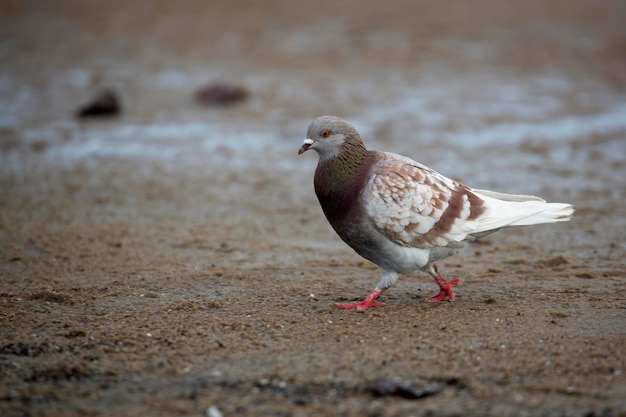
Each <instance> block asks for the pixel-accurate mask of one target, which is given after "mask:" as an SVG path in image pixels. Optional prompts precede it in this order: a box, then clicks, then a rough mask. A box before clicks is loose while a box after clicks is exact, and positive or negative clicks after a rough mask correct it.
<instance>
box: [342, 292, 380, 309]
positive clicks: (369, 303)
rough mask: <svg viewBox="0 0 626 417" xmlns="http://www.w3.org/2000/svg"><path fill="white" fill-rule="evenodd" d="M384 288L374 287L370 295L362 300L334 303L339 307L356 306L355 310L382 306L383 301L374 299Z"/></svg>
mask: <svg viewBox="0 0 626 417" xmlns="http://www.w3.org/2000/svg"><path fill="white" fill-rule="evenodd" d="M384 291H385V290H379V289H375V290H374V291H372V293H371V294H370V295H368V296H367V298H366V299H365V300H363V301H359V302H357V303H335V305H336V306H337V307H339V308H345V309H349V308H356V309H357V310H367V309H368V308H370V307H382V306H384V305H385V303H381V302H379V301H375V300H376V299H377V298H378V297H379V296H380V295H381V294H382V293H383V292H384Z"/></svg>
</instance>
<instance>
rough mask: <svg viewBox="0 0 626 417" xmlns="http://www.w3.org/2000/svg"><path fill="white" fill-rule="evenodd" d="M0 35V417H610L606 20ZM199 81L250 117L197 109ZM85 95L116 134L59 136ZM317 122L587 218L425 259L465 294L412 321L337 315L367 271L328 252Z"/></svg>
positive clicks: (24, 24)
mask: <svg viewBox="0 0 626 417" xmlns="http://www.w3.org/2000/svg"><path fill="white" fill-rule="evenodd" d="M0 15H1V16H2V17H1V18H0V19H1V20H2V22H1V23H0V39H1V41H0V69H1V73H0V97H1V103H0V278H1V281H0V414H1V415H2V416H122V415H128V416H131V415H155V416H159V415H160V416H169V415H198V416H200V415H206V414H207V410H208V409H209V407H211V406H213V407H214V409H213V410H214V411H213V416H215V415H217V414H216V411H215V410H216V409H217V410H219V412H221V413H222V414H223V415H224V416H235V415H236V416H255V415H268V416H270V415H271V416H321V415H328V416H331V415H333V416H334V415H337V416H357V415H358V416H364V415H366V416H409V415H424V416H426V415H428V416H435V415H445V416H453V415H464V416H471V415H476V416H484V415H494V416H507V415H511V416H553V415H554V416H607V417H608V416H626V383H625V376H624V372H625V371H626V359H625V358H626V300H625V298H626V266H625V265H624V256H626V244H625V241H624V230H626V220H625V218H624V213H626V180H625V178H626V145H625V143H626V140H625V139H626V122H624V121H625V120H626V107H624V106H625V104H624V103H626V26H624V24H623V22H624V21H626V6H625V5H624V3H623V2H621V1H614V2H611V1H592V0H587V1H569V0H568V1H564V0H557V1H547V2H546V1H534V0H533V1H526V2H518V3H517V4H515V5H513V4H504V3H502V2H498V1H472V2H452V3H449V2H435V1H406V2H405V1H399V0H390V1H386V2H384V3H383V2H356V1H346V2H341V3H340V4H339V5H336V4H335V2H326V1H318V2H277V1H268V2H256V1H235V2H231V1H213V2H200V1H183V2H166V1H162V2H148V1H145V2H142V1H134V2H115V1H113V2H111V1H108V2H79V1H76V2H70V1H66V2H47V3H45V5H44V4H43V3H41V2H17V1H16V2H3V3H2V5H0ZM216 80H217V81H226V82H234V83H236V84H240V85H244V86H245V87H246V88H248V90H249V91H250V94H251V95H250V99H249V100H247V101H246V102H244V103H242V104H240V105H235V106H232V107H228V108H204V107H201V106H198V105H197V104H195V103H194V102H193V100H192V99H191V97H192V94H193V91H194V90H195V89H196V88H197V87H199V86H201V85H202V84H204V83H206V82H210V81H216ZM102 86H108V87H112V88H115V89H117V91H119V92H120V94H121V96H122V100H123V106H124V112H123V114H122V116H120V117H117V118H113V119H110V120H102V121H99V120H92V121H78V120H76V119H75V118H74V117H73V115H72V112H73V111H74V110H75V109H76V108H77V107H78V106H79V105H80V104H82V103H84V102H85V100H87V99H88V98H89V97H90V96H91V95H92V94H93V93H94V91H97V90H98V88H100V87H102ZM319 114H337V115H341V116H343V117H345V118H347V119H348V120H350V121H352V122H353V123H355V124H356V125H357V127H358V128H359V129H360V130H361V131H362V133H363V135H364V136H365V138H366V141H367V143H368V144H369V145H370V146H371V147H373V148H378V149H385V150H391V151H396V152H400V153H403V154H405V155H408V156H411V157H413V158H415V159H417V160H419V161H420V162H422V163H425V164H427V165H429V166H431V167H433V168H435V169H437V170H439V171H441V172H442V173H444V174H446V175H448V176H452V177H454V178H458V179H460V180H462V181H464V182H466V183H468V184H470V185H472V186H476V187H478V188H490V189H494V190H498V191H504V192H514V193H534V194H538V195H541V196H543V197H545V198H546V199H549V200H554V201H563V202H570V203H573V204H575V205H576V208H577V212H576V217H575V219H574V220H573V221H571V222H569V223H565V224H557V225H549V226H539V227H529V228H522V229H516V230H508V231H503V232H500V233H498V234H496V235H492V236H490V237H489V238H488V239H485V240H483V241H481V242H479V243H475V244H472V245H469V246H468V247H467V248H466V249H465V250H464V251H463V252H462V253H461V254H459V255H458V256H456V257H453V258H449V259H446V260H444V261H443V262H441V263H440V264H439V269H440V271H441V272H442V273H443V274H444V276H447V277H450V278H452V277H463V278H464V279H465V282H464V284H463V285H462V286H461V287H459V288H458V290H457V300H456V301H455V302H454V303H449V302H445V303H438V304H432V303H425V302H424V299H425V298H426V297H428V296H430V295H433V294H434V293H435V292H436V289H435V285H434V283H433V282H431V279H430V278H429V277H427V276H426V275H424V274H420V273H415V274H413V275H411V276H404V277H402V278H401V279H400V281H399V282H398V284H397V285H396V286H395V287H394V288H392V289H391V290H389V291H388V292H387V293H385V295H384V301H385V302H386V303H387V305H386V306H385V307H383V308H374V309H369V310H367V311H365V312H355V311H343V310H339V309H337V308H336V307H335V306H334V304H333V303H334V302H335V301H342V300H356V299H360V298H363V297H364V296H366V295H367V294H368V293H369V292H370V291H371V289H372V288H373V286H374V285H375V283H376V281H377V279H378V274H379V271H378V270H377V268H376V267H375V266H373V265H371V264H369V263H368V262H366V261H364V260H362V259H360V258H359V257H358V256H357V255H356V254H354V253H353V252H352V251H351V250H350V249H349V248H347V247H345V245H343V243H342V242H341V241H340V240H339V239H338V238H337V237H336V236H335V235H334V234H333V232H332V230H331V229H330V226H329V225H328V224H327V223H326V221H325V219H324V218H323V215H322V213H321V210H320V208H319V207H318V205H317V201H316V199H315V196H314V194H313V187H312V178H313V171H314V168H315V164H316V158H315V156H314V155H313V154H309V153H307V154H305V155H303V156H301V157H297V156H296V151H297V149H298V148H299V146H300V144H301V143H302V140H303V139H304V134H305V131H306V127H307V125H308V122H309V121H310V120H311V119H312V118H313V117H315V116H317V115H319ZM380 381H383V382H382V383H381V382H380ZM398 381H401V382H402V383H403V384H404V385H409V387H410V389H404V388H398V389H395V390H394V389H391V391H392V392H391V393H383V392H380V390H377V389H375V388H373V387H377V386H380V385H381V384H382V385H383V386H394V384H397V383H398ZM420 389H425V390H426V391H427V392H430V393H431V394H432V395H430V396H426V397H424V398H420V399H409V398H404V397H406V396H410V395H411V393H413V394H415V393H416V391H419V390H420ZM407 391H408V393H407ZM417 393H419V392H417Z"/></svg>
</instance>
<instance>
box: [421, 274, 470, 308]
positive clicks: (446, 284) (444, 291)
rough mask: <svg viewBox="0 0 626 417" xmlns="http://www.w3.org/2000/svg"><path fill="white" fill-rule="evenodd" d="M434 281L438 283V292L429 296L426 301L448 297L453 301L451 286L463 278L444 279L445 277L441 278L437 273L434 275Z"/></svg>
mask: <svg viewBox="0 0 626 417" xmlns="http://www.w3.org/2000/svg"><path fill="white" fill-rule="evenodd" d="M435 281H436V282H437V285H439V294H437V295H435V296H434V297H430V298H428V299H426V301H429V302H438V301H444V300H445V299H446V298H449V299H450V301H454V299H455V295H454V291H452V286H453V285H459V284H460V283H462V282H463V280H462V279H460V278H457V279H451V280H450V281H446V280H445V279H443V278H441V276H440V275H437V276H436V277H435Z"/></svg>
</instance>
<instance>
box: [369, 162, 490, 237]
mask: <svg viewBox="0 0 626 417" xmlns="http://www.w3.org/2000/svg"><path fill="white" fill-rule="evenodd" d="M363 201H364V206H365V212H366V215H367V216H368V217H369V219H370V221H371V222H372V223H373V225H374V227H376V229H378V230H379V231H380V232H381V233H383V234H384V235H386V236H387V237H388V238H389V239H391V240H393V241H394V242H396V243H398V244H401V245H404V246H412V247H418V248H431V247H434V246H448V245H450V244H454V243H455V242H461V241H463V240H465V239H466V238H467V237H468V235H471V234H472V233H473V232H475V231H476V230H477V229H478V228H479V221H477V218H478V217H480V215H481V214H483V212H484V211H485V209H486V207H485V206H484V201H483V199H481V198H480V197H479V196H477V195H476V194H475V193H473V192H472V190H471V189H470V188H468V187H466V186H465V185H463V184H461V183H459V182H456V181H453V180H451V179H449V178H446V177H444V176H443V175H441V174H439V173H437V172H435V171H433V170H431V169H430V168H427V167H425V166H424V165H422V164H420V163H418V162H415V161H413V160H412V159H410V158H406V157H403V156H400V155H396V154H391V153H384V154H383V155H382V158H381V159H380V160H379V162H378V163H377V165H376V168H375V170H374V172H373V173H372V176H371V178H370V180H369V182H368V184H367V186H366V187H365V189H364V194H363Z"/></svg>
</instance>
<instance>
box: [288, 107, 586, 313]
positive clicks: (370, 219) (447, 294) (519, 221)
mask: <svg viewBox="0 0 626 417" xmlns="http://www.w3.org/2000/svg"><path fill="white" fill-rule="evenodd" d="M309 149H313V150H315V151H317V153H318V155H319V161H318V164H317V168H316V170H315V178H314V185H315V194H316V195H317V198H318V200H319V202H320V205H321V206H322V210H323V211H324V214H325V215H326V218H327V219H328V222H329V223H330V224H331V226H332V227H333V229H335V231H336V232H337V234H338V235H339V237H340V238H341V239H342V240H343V241H344V242H346V243H347V244H348V245H349V246H350V247H351V248H352V249H354V250H355V251H356V252H357V253H358V254H359V255H361V256H362V257H364V258H365V259H368V260H370V261H372V262H374V263H375V264H376V265H378V266H380V268H381V269H382V276H381V278H380V280H379V281H378V284H377V285H376V288H375V289H374V291H372V293H371V294H370V295H369V296H368V297H367V298H366V299H365V300H363V301H359V302H354V303H343V304H339V303H338V304H337V306H339V307H341V308H355V309H358V310H365V309H367V308H369V307H379V306H382V305H384V303H382V302H379V301H376V299H377V298H378V297H380V295H381V294H382V293H383V292H385V290H387V289H388V288H389V287H390V286H391V285H393V284H394V283H395V282H396V280H397V279H398V276H399V275H400V274H406V273H409V272H411V271H414V270H416V269H419V270H422V271H424V272H427V273H428V274H430V275H431V276H432V277H433V278H434V279H435V281H436V282H437V285H438V286H439V293H438V294H437V295H435V296H434V297H431V298H429V299H428V301H444V300H446V299H449V300H450V301H453V300H454V292H453V291H452V286H454V285H457V284H460V283H461V280H460V279H454V280H449V281H446V280H445V279H443V278H442V277H441V275H439V273H438V271H437V268H436V266H435V262H436V261H438V260H440V259H443V258H446V257H448V256H451V255H454V254H456V253H457V251H458V249H460V248H462V247H463V246H464V245H465V243H466V242H467V241H469V240H474V239H478V238H481V237H483V236H486V235H488V234H490V233H493V232H496V231H498V230H500V229H503V228H506V227H513V226H527V225H533V224H542V223H554V222H561V221H567V220H570V218H571V216H572V214H573V213H574V208H573V206H572V205H570V204H564V203H547V202H546V201H544V200H543V199H541V198H539V197H534V196H527V195H511V194H503V193H498V192H494V191H487V190H479V189H474V188H471V187H468V186H466V185H463V184H461V183H459V182H457V181H454V180H451V179H449V178H447V177H445V176H443V175H441V174H439V173H438V172H436V171H433V170H432V169H430V168H428V167H426V166H424V165H422V164H420V163H419V162H415V161H413V160H412V159H410V158H407V157H405V156H401V155H398V154H394V153H390V152H380V151H370V150H368V149H367V148H366V147H365V145H364V144H363V140H362V139H361V136H360V135H359V133H358V132H357V131H356V129H355V128H354V126H352V125H351V124H349V123H348V122H346V121H345V120H343V119H341V118H339V117H335V116H321V117H318V118H316V119H315V120H313V121H312V122H311V124H310V125H309V128H308V131H307V137H306V139H305V140H304V143H303V144H302V147H301V148H300V150H299V151H298V154H299V155H300V154H302V153H304V152H306V151H307V150H309Z"/></svg>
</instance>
